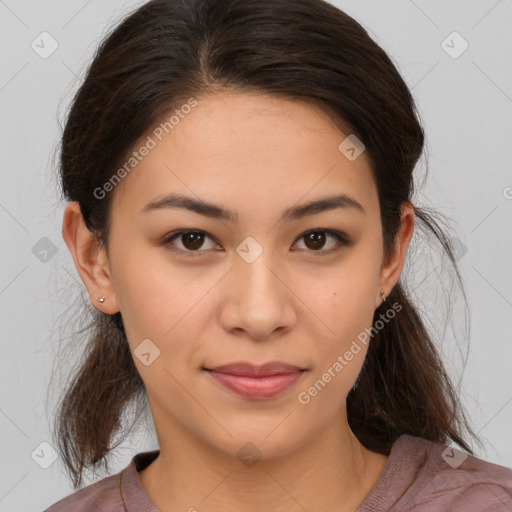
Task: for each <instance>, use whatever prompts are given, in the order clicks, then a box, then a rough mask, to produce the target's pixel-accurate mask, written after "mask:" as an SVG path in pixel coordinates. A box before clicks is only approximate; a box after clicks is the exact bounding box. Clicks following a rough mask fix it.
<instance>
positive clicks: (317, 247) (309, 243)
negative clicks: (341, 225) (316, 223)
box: [298, 229, 348, 252]
mask: <svg viewBox="0 0 512 512" xmlns="http://www.w3.org/2000/svg"><path fill="white" fill-rule="evenodd" d="M329 237H331V239H334V240H335V243H334V244H331V247H330V248H329V249H326V250H323V251H321V249H324V244H325V241H326V240H327V239H328V238H329ZM303 239H304V240H306V247H307V248H308V249H312V251H313V252H332V251H333V250H336V245H341V246H343V245H348V240H347V238H346V237H344V236H343V235H342V234H341V233H338V232H337V231H332V230H330V229H314V230H311V231H307V232H306V233H303V234H302V235H300V237H299V238H298V240H303Z"/></svg>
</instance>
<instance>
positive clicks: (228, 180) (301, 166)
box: [48, 0, 512, 512]
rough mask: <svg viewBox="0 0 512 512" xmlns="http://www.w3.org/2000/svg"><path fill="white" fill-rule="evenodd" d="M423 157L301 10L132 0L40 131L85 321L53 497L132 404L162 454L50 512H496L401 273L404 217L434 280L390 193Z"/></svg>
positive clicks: (489, 473) (381, 86) (405, 108)
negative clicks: (52, 151) (55, 142)
mask: <svg viewBox="0 0 512 512" xmlns="http://www.w3.org/2000/svg"><path fill="white" fill-rule="evenodd" d="M423 144H424V132H423V129H422V127H421V125H420V123H419V120H418V116H417V113H416V109H415V105H414V101H413V98H412V97H411V94H410V91H409V90H408V88H407V86H406V84H405V83H404V81H403V79H402V78H401V77H400V75H399V73H398V71H397V69H396V67H395V66H394V65H393V63H392V62H391V60H390V58H389V57H388V56H387V55H386V54H385V53H384V51H383V50H382V49H381V48H380V47H379V46H378V45H377V44H376V43H375V42H374V41H373V40H372V39H371V38H370V37H369V36H368V34H367V33H366V31H365V30H364V29H363V28H362V27H361V26H360V25H359V24H358V23H357V22H356V21H355V20H353V19H352V18H350V17H349V16H347V15H346V14H344V13H343V12H341V11H340V10H338V9H336V8H335V7H334V6H332V5H330V4H329V3H326V2H324V1H322V0H298V1H294V2H290V1H284V0H263V1H259V2H250V1H248V0H224V1H219V0H216V1H215V0H153V1H150V2H148V3H146V4H144V5H143V6H142V7H140V8H139V9H138V10H136V11H135V12H134V13H133V14H131V15H130V16H129V17H128V18H126V19H125V20H124V21H123V22H122V23H121V24H120V25H119V26H118V27H116V28H115V30H114V31H113V32H112V33H111V34H110V35H109V36H108V37H107V38H106V39H105V41H104V42H103V43H102V44H101V46H100V48H99V50H98V52H97V54H96V56H95V58H94V61H93V62H92V64H91V66H90V69H89V71H88V74H87V77H86V79H85V81H84V83H83V84H82V86H81V88H80V90H79V91H78V93H77V95H76V97H75V99H74V101H73V104H72V107H71V110H70V112H69V116H68V119H67V123H66V126H65V129H64V133H63V138H62V151H61V162H60V163H61V181H62V187H63V193H64V196H65V198H66V199H67V200H68V201H69V203H68V205H67V207H66V210H65V213H64V219H63V228H62V232H63V237H64V239H65V241H66V244H67V246H68V248H69V250H70V252H71V255H72V257H73V260H74V263H75V266H76V268H77V271H78V272H79V274H80V277H81V278H82V280H83V282H84V284H85V286H86V287H87V290H88V293H89V296H90V300H91V303H92V305H93V306H94V307H95V308H96V310H97V311H96V312H95V322H94V325H93V332H92V334H91V337H90V342H89V344H88V347H87V351H86V353H85V354H84V360H83V364H82V366H81V368H80V370H79V372H78V373H77V374H76V375H75V378H74V380H73V382H72V383H71V385H70V387H69V389H68V390H67V391H66V394H65V396H64V399H63V400H62V403H61V408H60V410H59V414H58V417H57V421H56V429H55V442H56V444H58V447H59V451H60V454H61V456H62V458H63V460H64V462H65V464H66V465H67V468H68V469H69V471H70V474H71V477H72V478H73V482H74V486H75V489H77V488H78V487H79V486H80V483H81V481H82V473H83V470H84V469H86V468H95V467H97V466H98V465H100V464H101V463H102V462H104V463H106V457H107V456H108V454H109V453H110V452H111V451H112V449H113V448H114V447H113V446H112V439H113V437H114V435H115V434H117V433H119V432H121V433H122V432H125V431H126V429H125V428H124V427H123V426H122V422H121V420H122V418H123V414H124V412H125V411H126V410H128V408H129V406H132V405H135V406H136V409H135V410H136V411H138V412H139V415H140V413H141V411H142V410H143V407H144V405H145V404H146V403H148V404H149V406H150V410H151V415H152V418H153V421H154V425H155V430H156V433H157V437H158V442H159V449H158V450H154V451H151V452H143V453H138V454H136V455H135V456H134V457H133V459H132V461H131V463H130V465H129V466H128V467H127V468H125V469H124V470H123V471H122V472H120V473H118V474H117V475H111V476H109V477H107V478H104V479H103V480H101V481H99V482H97V483H95V484H93V485H89V486H87V487H84V488H82V489H81V490H78V491H76V492H75V493H74V494H72V495H71V496H68V497H66V498H64V499H62V500H61V501H60V502H58V503H57V504H54V505H53V506H51V507H50V508H49V509H48V510H49V511H51V512H58V511H62V510H78V511H80V510H109V511H110V510H111V511H125V510H127V511H136V510H137V511H139V510H140V511H142V510H144V511H150V510H151V511H155V510H160V511H161V512H169V511H176V510H189V511H193V510H198V511H213V510H222V511H223V512H226V511H227V512H229V511H231V510H244V511H261V510H268V509H272V510H276V511H281V510H286V511H291V510H308V511H314V510H315V511H316V510H318V511H320V510H322V511H326V510H328V511H331V510H332V511H334V510H336V511H355V510H357V511H360V512H362V511H365V512H367V511H374V510H396V511H398V510H421V511H426V510H429V511H431V510H439V511H441V510H443V511H444V510H477V511H483V510H509V509H510V508H511V507H512V470H510V469H507V468H504V467H501V466H497V465H494V464H491V463H488V462H486V461H483V460H480V459H477V458H476V457H474V456H472V455H471V453H472V452H471V450H470V447H469V442H468V439H467V438H466V436H469V437H471V436H473V434H472V432H471V429H470V427H469V426H468V424H467V422H466V419H465V416H464V413H463V412H462V410H461V408H460V405H459V403H458V400H457V397H456V394H455V392H454V389H453V388H452V386H451V384H450V380H449V378H448V376H447V374H446V373H445V370H444V367H443V362H442V361H441V359H440V357H439V355H438V354H437V352H436V349H435V346H434V343H433V340H432V339H431V337H430V335H429V333H428V331H427V329H426V327H425V325H424V322H423V321H422V318H421V317H420V315H419V313H418V310H417V309H416V307H415V306H414V304H413V303H412V302H411V300H409V298H408V295H407V293H406V290H405V288H404V286H403V285H402V283H400V282H399V278H400V275H401V272H402V269H403V266H404V264H405V261H406V256H407V250H408V247H409V243H410V241H411V238H412V235H413V232H414V227H415V220H417V221H419V225H423V227H425V228H427V230H430V232H431V233H433V234H434V235H435V236H436V237H437V239H438V240H439V241H440V242H441V243H442V245H443V247H444V249H445V250H446V252H447V254H448V256H449V257H450V259H451V261H452V263H453V264H454V267H455V270H457V267H456V262H455V258H454V256H453V253H452V249H451V245H450V243H449V241H448V238H447V237H446V235H445V234H444V232H443V230H442V229H441V228H440V226H439V224H437V223H436V221H435V220H434V217H433V216H431V215H429V214H428V213H427V212H426V211H425V210H422V209H421V208H419V207H417V206H415V205H414V204H413V201H412V193H413V190H414V189H413V169H414V166H415V164H416V162H417V160H418V158H419V157H420V155H421V153H422V150H423ZM420 223H421V224H420ZM473 437H474V436H473ZM451 442H454V443H456V444H457V445H458V446H459V447H460V449H456V448H454V447H452V446H450V445H449V443H451Z"/></svg>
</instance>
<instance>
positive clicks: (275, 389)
mask: <svg viewBox="0 0 512 512" xmlns="http://www.w3.org/2000/svg"><path fill="white" fill-rule="evenodd" d="M202 369H203V370H204V371H205V372H207V373H208V374H209V375H210V376H211V377H212V378H213V379H214V381H215V382H217V383H219V384H221V385H222V386H223V387H224V388H227V389H228V390H230V391H232V392H234V393H236V394H237V395H238V396H241V397H243V398H248V399H253V400H258V399H259V400H261V399H267V398H272V397H274V396H277V395H279V394H281V393H283V392H284V391H285V390H287V389H288V388H290V387H291V386H292V385H293V384H294V383H295V382H296V381H297V380H298V379H300V377H301V376H302V374H303V373H305V372H306V369H303V368H300V367H298V366H293V365H289V364H286V363H281V362H272V363H266V364H264V365H261V366H256V365H252V364H250V363H243V362H242V363H233V364H228V365H223V366H217V367H215V368H205V367H203V368H202Z"/></svg>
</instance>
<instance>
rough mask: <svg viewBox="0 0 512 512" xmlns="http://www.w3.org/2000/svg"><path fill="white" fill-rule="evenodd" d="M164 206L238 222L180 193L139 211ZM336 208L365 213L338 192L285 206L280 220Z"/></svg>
mask: <svg viewBox="0 0 512 512" xmlns="http://www.w3.org/2000/svg"><path fill="white" fill-rule="evenodd" d="M166 208H170V209H175V208H180V209H185V210H189V211H191V212H194V213H198V214H199V215H204V216H205V217H211V218H214V219H221V220H226V221H229V222H233V223H236V222H238V213H237V212H234V211H232V210H229V209H226V208H223V207H222V206H219V205H216V204H213V203H208V202H206V201H202V200H200V199H195V198H193V197H189V196H185V195H182V194H169V195H167V196H165V197H163V198H160V199H158V198H157V199H154V200H152V201H150V202H149V203H147V204H146V206H144V208H143V209H142V210H141V213H146V212H150V211H155V210H160V209H166ZM337 208H346V209H352V210H356V211H359V212H361V213H363V214H365V213H366V211H365V209H364V208H363V206H362V205H361V203H359V202H358V201H356V200H355V199H354V198H353V197H350V196H348V195H346V194H339V195H334V196H327V197H321V198H319V199H315V200H313V201H310V202H309V203H305V204H301V205H297V206H292V207H290V208H287V209H286V210H285V211H284V212H283V214H282V215H281V219H280V221H287V222H290V221H293V220H297V219H300V218H302V217H306V216H308V215H314V214H317V213H321V212H325V211H329V210H334V209H337Z"/></svg>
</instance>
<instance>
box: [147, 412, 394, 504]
mask: <svg viewBox="0 0 512 512" xmlns="http://www.w3.org/2000/svg"><path fill="white" fill-rule="evenodd" d="M176 434H177V432H176V431H174V432H172V435H169V433H167V435H163V436H162V435H159V439H165V440H166V443H162V442H160V455H159V456H158V458H157V459H156V460H155V461H154V462H153V463H152V464H150V465H149V466H148V467H147V468H145V469H144V470H142V471H141V472H139V478H140V481H141V483H142V486H143V487H144V489H145V490H146V492H147V493H148V495H149V496H150V498H151V499H152V501H153V502H154V503H155V505H156V506H157V507H158V509H159V510H160V511H161V512H171V511H175V510H190V511H192V512H193V511H194V509H197V510H198V511H200V512H207V511H210V510H211V511H213V510H222V511H223V512H231V511H235V510H236V511H239V510H240V509H242V510H244V511H247V512H256V511H261V510H266V509H269V508H271V509H272V510H273V511H276V512H280V511H287V512H288V511H289V510H292V509H297V510H301V509H302V510H308V511H310V512H313V511H317V510H318V511H325V510H336V511H340V512H345V511H347V512H348V511H354V510H356V508H357V507H358V505H360V504H361V502H362V501H363V500H364V498H365V497H366V495H367V494H368V493H369V492H370V490H371V489H372V487H373V486H374V485H375V483H376V482H377V480H378V478H379V476H380V474H381V473H382V471H383V469H384V466H385V464H386V461H387V457H386V456H384V455H380V454H377V453H374V452H371V451H369V450H367V449H366V448H365V447H364V446H363V445H362V444H361V443H360V442H359V441H358V440H357V438H356V437H355V436H354V434H353V433H352V432H351V431H350V429H349V428H348V423H347V422H346V418H344V417H341V418H339V420H338V421H336V422H334V423H333V424H332V426H331V427H330V428H329V429H326V430H325V431H324V432H322V434H321V435H319V436H316V437H315V439H314V440H313V441H312V442H310V443H308V444H307V445H305V446H303V447H301V448H300V449H298V450H296V451H295V452H293V453H290V454H288V455H285V456H281V457H277V458H273V459H267V458H265V457H264V456H262V457H261V459H260V460H258V461H257V462H255V463H253V464H252V465H251V464H250V463H249V462H248V461H245V463H243V462H242V461H240V460H239V459H238V458H233V457H231V456H228V455H226V454H225V453H223V452H220V451H218V450H216V449H215V448H212V447H211V446H206V445H205V444H203V443H200V442H199V441H198V440H197V439H196V438H194V437H193V436H191V435H190V433H181V434H182V435H176ZM169 440H170V441H171V442H168V441H169ZM243 445H244V443H241V446H243Z"/></svg>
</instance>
